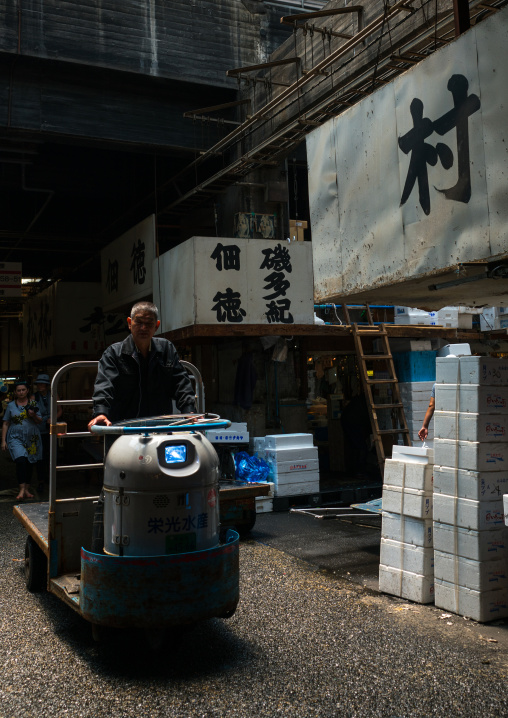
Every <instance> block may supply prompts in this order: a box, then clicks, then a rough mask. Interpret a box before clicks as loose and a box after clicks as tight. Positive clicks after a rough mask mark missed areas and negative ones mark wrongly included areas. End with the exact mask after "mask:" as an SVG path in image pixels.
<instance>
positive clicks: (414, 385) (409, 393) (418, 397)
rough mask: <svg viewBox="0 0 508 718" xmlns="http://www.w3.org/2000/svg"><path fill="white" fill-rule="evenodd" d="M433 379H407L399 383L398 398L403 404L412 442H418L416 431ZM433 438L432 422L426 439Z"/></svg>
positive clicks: (422, 416) (426, 405) (427, 406)
mask: <svg viewBox="0 0 508 718" xmlns="http://www.w3.org/2000/svg"><path fill="white" fill-rule="evenodd" d="M433 386H434V382H433V381H407V382H401V383H399V391H400V399H401V401H402V404H403V406H404V414H405V417H406V422H407V428H408V429H409V436H410V437H411V440H412V441H413V443H414V442H419V441H420V438H419V436H418V432H419V431H420V429H421V428H422V424H423V420H424V418H425V414H426V412H427V409H428V408H429V402H430V394H431V392H432V387H433ZM433 439H434V426H433V423H431V424H430V425H429V434H428V437H427V441H432V440H433Z"/></svg>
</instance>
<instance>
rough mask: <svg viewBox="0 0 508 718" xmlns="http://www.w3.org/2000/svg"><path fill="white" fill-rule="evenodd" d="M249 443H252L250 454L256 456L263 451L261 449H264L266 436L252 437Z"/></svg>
mask: <svg viewBox="0 0 508 718" xmlns="http://www.w3.org/2000/svg"><path fill="white" fill-rule="evenodd" d="M251 441H252V452H253V453H254V454H257V453H259V452H260V451H263V449H264V448H265V443H266V436H253V437H252V438H251Z"/></svg>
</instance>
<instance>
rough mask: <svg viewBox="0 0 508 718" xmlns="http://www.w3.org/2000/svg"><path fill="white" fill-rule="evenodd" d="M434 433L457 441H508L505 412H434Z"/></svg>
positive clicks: (507, 423) (507, 425)
mask: <svg viewBox="0 0 508 718" xmlns="http://www.w3.org/2000/svg"><path fill="white" fill-rule="evenodd" d="M434 435H435V436H436V437H439V438H440V439H453V440H456V439H459V441H508V413H507V414H471V413H469V414H468V413H465V412H455V411H436V412H435V413H434Z"/></svg>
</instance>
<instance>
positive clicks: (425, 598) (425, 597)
mask: <svg viewBox="0 0 508 718" xmlns="http://www.w3.org/2000/svg"><path fill="white" fill-rule="evenodd" d="M379 590H380V591H383V592H384V593H389V594H391V595H392V596H400V598H406V599H408V600H409V601H414V602H415V603H432V602H433V601H434V578H433V577H432V576H430V577H429V576H421V575H419V574H417V573H411V572H410V571H401V570H400V569H398V568H392V567H391V566H383V564H380V565H379Z"/></svg>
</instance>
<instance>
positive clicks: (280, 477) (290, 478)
mask: <svg viewBox="0 0 508 718" xmlns="http://www.w3.org/2000/svg"><path fill="white" fill-rule="evenodd" d="M270 478H271V480H272V481H273V483H274V484H275V487H277V486H283V485H286V484H302V483H309V481H317V483H318V484H319V472H318V471H293V472H291V473H285V474H273V475H271V476H270Z"/></svg>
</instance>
